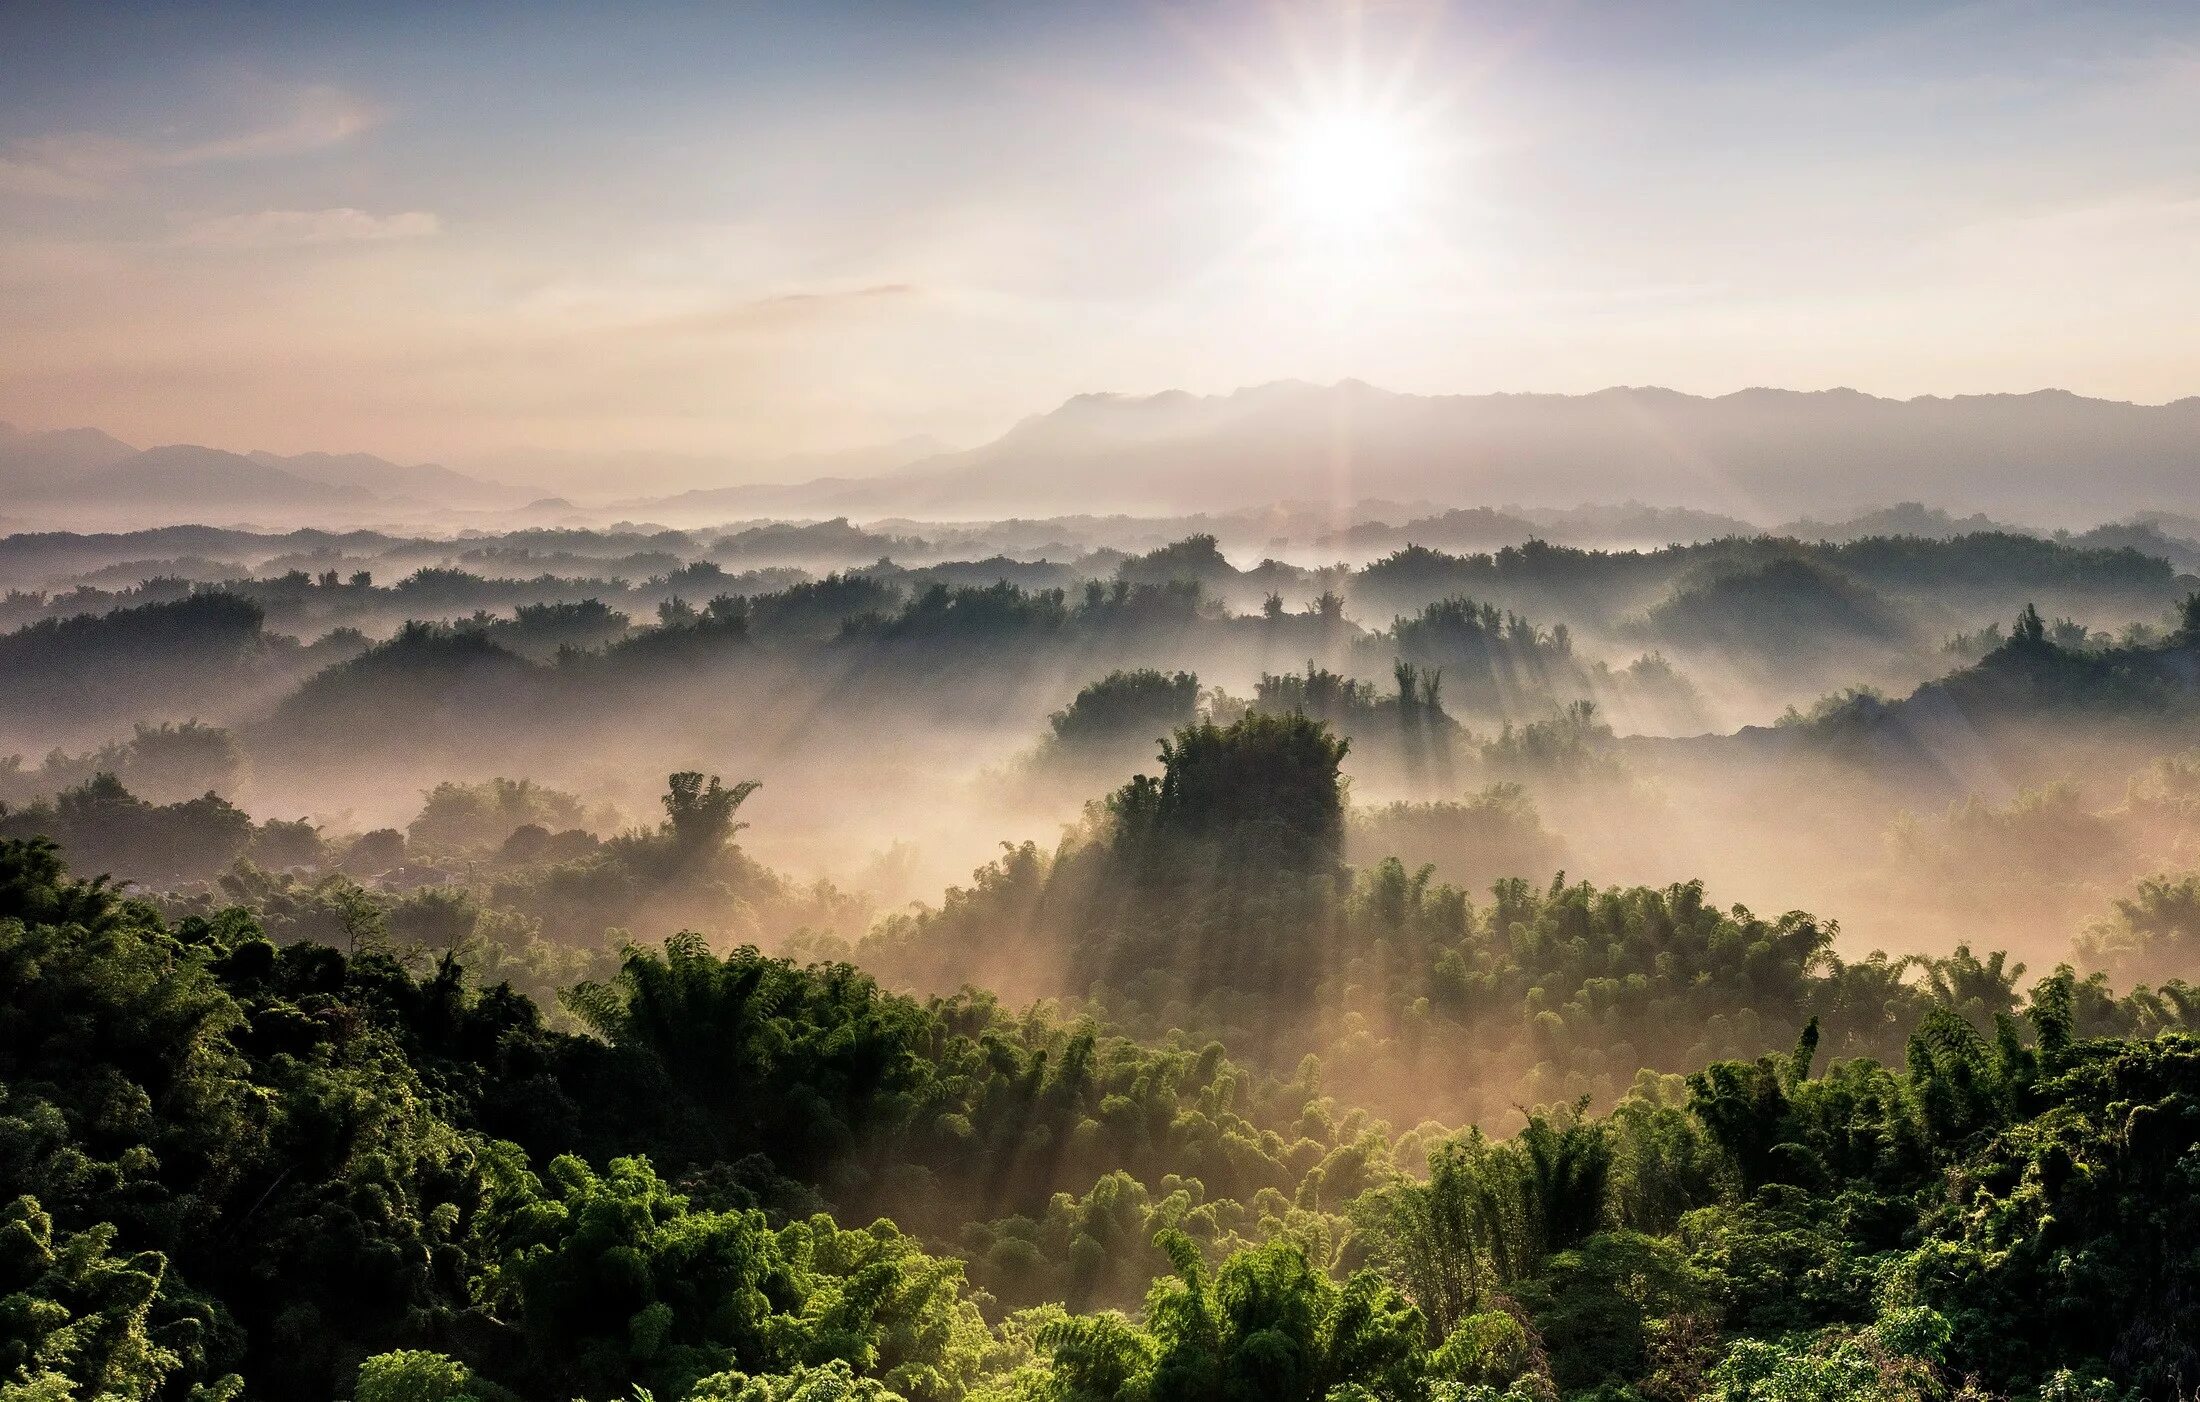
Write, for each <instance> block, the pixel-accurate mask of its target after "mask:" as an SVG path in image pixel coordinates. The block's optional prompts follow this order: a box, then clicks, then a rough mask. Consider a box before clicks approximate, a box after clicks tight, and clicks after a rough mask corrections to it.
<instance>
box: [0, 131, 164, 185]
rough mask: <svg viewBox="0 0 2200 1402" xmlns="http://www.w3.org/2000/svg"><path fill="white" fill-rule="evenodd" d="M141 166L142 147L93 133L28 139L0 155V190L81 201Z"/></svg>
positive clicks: (145, 160) (143, 160)
mask: <svg viewBox="0 0 2200 1402" xmlns="http://www.w3.org/2000/svg"><path fill="white" fill-rule="evenodd" d="M147 163H148V155H147V152H146V149H145V148H144V147H142V146H139V145H138V144H136V143H135V142H130V141H122V140H119V139H117V138H114V137H109V136H100V135H98V134H96V133H93V132H55V133H53V134H51V135H47V136H28V137H24V138H22V139H21V140H19V141H15V142H11V143H10V144H9V146H8V149H7V154H5V155H0V190H5V191H7V192H8V193H10V194H17V195H41V196H52V197H56V198H62V199H85V198H89V197H91V196H93V195H97V194H99V193H101V192H102V191H104V190H105V189H106V188H107V187H108V186H109V185H110V184H112V183H113V182H115V181H116V180H119V179H121V178H122V177H124V176H126V175H129V174H131V173H133V172H135V171H138V170H141V169H143V168H144V167H145V166H146V164H147Z"/></svg>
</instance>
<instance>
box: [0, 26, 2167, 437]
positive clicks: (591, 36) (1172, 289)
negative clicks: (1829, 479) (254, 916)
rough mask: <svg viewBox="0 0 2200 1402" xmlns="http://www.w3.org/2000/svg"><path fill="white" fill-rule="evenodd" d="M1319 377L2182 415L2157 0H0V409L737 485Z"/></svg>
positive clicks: (114, 425)
mask: <svg viewBox="0 0 2200 1402" xmlns="http://www.w3.org/2000/svg"><path fill="white" fill-rule="evenodd" d="M454 9H456V10H462V11H463V13H462V14H457V15H454V14H453V13H451V11H452V10H454ZM370 10H371V11H372V12H373V13H371V14H369V13H365V12H366V11H370ZM1347 376H1357V377H1359V378H1362V379H1367V380H1371V381H1374V382H1376V383H1379V384H1382V385H1385V386H1388V387H1391V388H1395V389H1403V390H1419V391H1449V390H1459V391H1482V390H1522V389H1533V390H1562V391H1579V390H1589V389H1594V388H1599V387H1602V386H1605V385H1609V384H1615V383H1624V384H1645V383H1656V384H1664V385H1670V386H1673V387H1676V388H1680V389H1685V390H1692V391H1698V392H1724V391H1727V390H1730V389H1734V388H1737V387H1740V386H1744V385H1752V384H1772V385H1784V386H1790V387H1795V388H1819V387H1824V386H1829V385H1836V384H1845V385H1853V386H1855V387H1858V388H1861V389H1866V390H1870V391H1873V392H1877V393H1884V394H1897V395H1909V394H1918V393H1955V392H1970V391H1986V390H2025V389H2032V388H2037V387H2041V386H2046V385H2055V386H2061V387H2066V388H2070V389H2074V390H2078V391H2080V392H2084V393H2091V394H2100V395H2106V396H2111V397H2116V398H2129V399H2138V400H2146V401H2160V400H2165V399H2170V398H2176V397H2179V396H2183V395H2188V394H2193V393H2200V5H2196V4H2189V3H2180V4H2155V5H2136V4H2114V5H2098V6H2094V5H2047V4H2021V5H2017V4H1969V5H1950V6H1935V5H1925V4H1918V3H1902V4H1887V5H1876V4H1839V5H1802V4H1765V3H1735V4H1712V3H1655V4H1653V3H1639V4H1625V5H1619V4H1609V5H1607V4H1576V5H1563V4H1532V5H1531V4H1518V5H1467V4H1452V5H1428V4H1421V3H1386V4H1368V5H1365V6H1361V7H1358V8H1357V9H1356V10H1354V11H1350V12H1348V11H1347V10H1345V9H1343V8H1340V7H1339V6H1336V5H1334V4H1331V5H1307V6H1300V5H1291V6H1277V5H1264V4H1227V5H1203V4H1188V5H1158V4H1157V5H1136V4H1080V5H1059V4H1044V3H1028V2H1027V3H1016V4H1009V3H1001V4H973V5H954V4H948V3H944V0H929V3H909V4H898V5H897V4H884V5H863V6H858V5H840V4H830V3H818V4H796V3H788V4H782V5H772V6H763V5H739V4H701V3H697V4H687V5H678V6H662V7H655V8H651V7H644V6H627V7H622V8H621V9H620V10H619V11H618V12H617V13H612V12H611V11H610V7H602V8H597V7H585V8H584V7H578V6H566V5H557V4H547V3H530V4H525V5H512V6H509V7H505V6H497V5H467V6H458V7H450V6H445V5H442V4H436V5H422V6H418V7H408V6H401V5H394V4H384V5H376V6H347V5H327V6H313V7H295V12H294V7H292V6H289V5H267V6H243V5H221V4H191V5H170V4H159V5H144V6H133V5H127V4H109V5H101V6H98V7H96V8H95V7H85V8H75V7H62V6H44V5H39V4H35V3H31V4H25V3H20V0H18V3H14V4H9V5H5V6H0V418H5V419H8V420H11V421H13V422H16V423H19V424H24V425H29V426H33V427H56V426H63V425H71V424H79V423H94V424H98V425H101V426H103V427H106V428H108V429H110V430H112V431H114V432H117V433H119V434H121V435H123V436H124V437H128V438H132V439H134V440H137V441H140V442H158V441H175V440H186V441H198V442H208V443H213V444H216V445H219V446H224V447H232V448H250V447H266V448H273V449H277V450H284V451H291V450H301V449H307V448H329V449H339V450H347V449H362V450H369V451H377V452H382V453H386V454H391V455H396V456H402V457H407V458H414V459H419V458H439V459H443V460H446V461H456V462H466V461H470V460H477V459H480V458H482V457H484V456H486V455H492V454H495V453H497V452H498V451H500V450H509V449H513V448H518V447H523V446H529V445H534V446H542V447H551V448H560V449H568V450H580V451H596V450H602V449H606V448H612V447H618V448H626V449H642V450H656V451H664V452H686V453H707V454H712V455H726V456H730V457H744V458H753V457H764V456H770V455H774V454H779V453H786V452H795V451H815V450H829V449H834V448H840V447H845V446H849V445H855V444H862V443H869V442H876V441H880V440H885V439H892V438H898V437H901V436H904V435H911V434H919V433H929V434H934V435H938V436H941V437H944V438H947V439H949V440H952V441H959V442H974V441H977V440H979V439H981V438H984V437H987V436H990V435H992V434H993V433H996V432H998V431H999V430H1000V429H1002V428H1003V427H1005V426H1006V425H1007V424H1008V423H1010V422H1011V421H1013V420H1014V419H1015V418H1017V417H1019V416H1021V415H1023V414H1025V413H1029V412H1033V411H1037V410H1042V409H1045V408H1048V407H1051V406H1052V405H1053V404H1055V403H1056V402H1058V401H1059V400H1061V399H1062V398H1064V397H1065V396H1067V395H1070V394H1073V393H1077V392H1080V391H1086V390H1094V389H1116V390H1125V391H1149V390H1157V389H1162V388H1171V387H1182V388H1188V389H1193V390H1199V391H1220V390H1227V389H1230V388H1233V387H1235V386H1238V385H1241V384H1246V383H1252V382H1258V381H1263V380H1269V379H1276V378H1282V377H1299V378H1305V379H1312V380H1322V381H1327V380H1333V379H1337V378H1341V377H1347Z"/></svg>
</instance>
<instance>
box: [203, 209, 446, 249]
mask: <svg viewBox="0 0 2200 1402" xmlns="http://www.w3.org/2000/svg"><path fill="white" fill-rule="evenodd" d="M442 227H443V225H442V221H441V220H439V219H438V218H436V216H435V215H433V214H431V213H429V212H428V211H426V210H420V209H415V210H407V211H405V212H404V213H401V214H369V213H367V211H365V210H363V209H351V208H348V207H346V208H340V209H263V210H260V211H258V212H256V213H252V214H229V215H224V216H222V217H220V218H218V219H206V220H201V221H200V222H198V223H196V224H193V225H191V226H190V227H188V228H186V229H185V230H184V231H183V236H182V241H183V242H184V243H187V244H190V245H192V246H194V247H198V248H303V247H307V246H310V245H314V244H325V243H384V242H388V241H389V240H392V239H417V238H427V237H429V236H430V235H432V234H435V233H438V232H440V231H441V229H442Z"/></svg>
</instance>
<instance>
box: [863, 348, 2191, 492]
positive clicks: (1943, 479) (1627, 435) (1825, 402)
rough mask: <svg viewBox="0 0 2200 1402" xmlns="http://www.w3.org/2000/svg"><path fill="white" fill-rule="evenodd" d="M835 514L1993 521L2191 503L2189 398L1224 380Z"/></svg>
mask: <svg viewBox="0 0 2200 1402" xmlns="http://www.w3.org/2000/svg"><path fill="white" fill-rule="evenodd" d="M834 491H835V495H836V501H835V503H834V504H835V505H837V506H838V507H839V508H840V509H847V508H849V507H851V506H861V507H862V508H863V509H866V510H888V509H890V510H895V511H900V512H904V513H907V514H921V513H924V512H928V511H947V510H953V511H957V512H961V513H964V514H983V513H1012V514H1044V513H1045V512H1047V511H1049V510H1060V509H1075V510H1081V511H1108V510H1146V511H1195V510H1225V509H1229V508H1232V507H1241V506H1245V505H1250V504H1253V503H1256V502H1260V501H1274V500H1279V499H1310V500H1342V499H1351V498H1357V497H1368V496H1396V497H1423V498H1428V499H1431V500H1435V501H1440V502H1447V503H1452V504H1457V505H1460V506H1471V505H1476V504H1481V503H1489V502H1498V501H1504V502H1521V503H1526V504H1529V505H1563V504H1570V503H1575V502H1581V501H1615V500H1620V499H1622V498H1633V499H1637V500H1643V501H1650V502H1656V503H1660V504H1669V505H1678V506H1686V507H1691V508H1695V509H1699V510H1708V511H1718V512H1724V513H1728V514H1731V515H1734V516H1738V517H1741V518H1744V519H1755V520H1780V519H1787V518H1792V517H1795V516H1806V515H1816V514H1839V513H1843V512H1847V511H1853V510H1855V509H1856V508H1858V507H1860V506H1864V505H1868V504H1870V503H1873V502H1876V501H1885V500H1888V499H1890V498H1894V499H1904V500H1909V499H1916V498H1918V497H1923V496H1937V497H1941V498H1944V499H1951V500H1962V501H1965V502H1970V503H1976V504H1977V505H1979V506H1982V507H1987V508H1990V509H1992V510H1994V511H1996V512H1998V513H2001V514H2004V515H2035V516H2045V517H2048V518H2050V519H2057V518H2065V517H2073V516H2078V517H2090V518H2091V519H2095V520H2097V519H2100V517H2101V516H2102V515H2105V514H2110V513H2113V512H2117V511H2127V510H2136V509H2140V508H2146V507H2159V506H2163V505H2191V504H2200V503H2196V502H2195V499H2196V498H2200V397H2195V398H2189V399H2183V400H2179V401H2177V402H2176V403H2173V404H2167V405H2136V404H2126V403H2121V402H2117V401H2111V400H2101V399H2087V398H2084V397H2081V396H2079V395H2075V394H2070V393H2067V392H2065V391H2061V390H2043V391H2039V392H2037V393H2034V394H2024V395H1971V396H1961V397H1957V398H1947V399H1944V398H1936V397H1923V398H1917V399H1908V400H1895V399H1881V398H1878V397H1876V396H1873V395H1868V394H1863V393H1860V392H1858V391H1855V390H1847V389H1836V390H1822V391H1810V392H1805V391H1792V390H1774V389H1747V390H1741V391H1737V392H1736V393H1733V394H1728V395H1722V396H1719V397H1717V398H1703V397H1699V396H1695V395H1688V394H1681V393H1679V392H1677V391H1673V390H1665V389H1654V388H1617V389H1609V390H1600V391H1598V392H1596V393H1594V394H1586V395H1549V394H1491V395H1438V396H1424V395H1410V394H1395V393H1391V392H1389V391H1386V390H1381V389H1377V388H1375V387H1374V386H1371V385H1367V384H1364V383H1361V382H1358V381H1349V380H1348V381H1345V382H1343V383H1340V384H1336V385H1331V386H1326V387H1325V386H1318V385H1309V384H1304V383H1300V382H1295V381H1285V382H1278V383H1276V384H1270V385H1262V386H1257V387H1253V388H1249V389H1244V390H1239V391H1237V392H1235V393H1232V394H1228V395H1213V396H1195V395H1190V394H1186V393H1183V392H1181V391H1172V392H1169V393H1164V394H1158V395H1152V396H1147V397H1143V398H1133V397H1126V396H1117V395H1080V396H1078V397H1077V398H1074V399H1072V400H1070V401H1069V402H1067V403H1066V404H1064V405H1063V406H1062V407H1061V408H1059V409H1057V410H1055V411H1054V412H1053V413H1050V414H1045V415H1041V416H1037V417H1034V418H1030V419H1026V420H1024V421H1023V422H1021V423H1019V424H1017V425H1016V426H1015V427H1014V428H1012V429H1010V430H1009V432H1007V433H1006V434H1004V435H1002V436H1001V437H1000V438H998V439H996V440H995V441H994V442H992V443H989V444H986V445H984V446H982V447H979V448H974V449H971V450H969V451H967V452H963V453H955V454H946V455H942V456H940V457H936V458H932V459H928V460H926V461H923V462H919V463H915V464H912V465H910V466H909V467H907V468H904V469H902V470H901V471H900V472H899V473H896V474H893V475H892V476H891V477H890V479H888V480H887V481H884V482H874V483H864V484H858V485H857V486H856V487H855V488H854V489H853V490H851V489H850V488H849V487H848V486H847V485H846V484H835V488H834Z"/></svg>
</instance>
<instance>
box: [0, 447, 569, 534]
mask: <svg viewBox="0 0 2200 1402" xmlns="http://www.w3.org/2000/svg"><path fill="white" fill-rule="evenodd" d="M525 499H526V497H525V494H523V493H520V492H518V491H517V490H515V489H514V488H511V487H507V486H504V485H502V484H501V483H496V482H487V481H483V480H481V479H479V478H475V477H470V476H468V475H466V474H464V473H460V472H454V471H452V470H451V469H450V468H447V467H441V466H437V465H435V464H421V465H406V464H402V463H394V462H390V461H387V460H386V459H383V458H378V457H374V456H372V455H370V454H366V453H341V454H339V453H300V454H296V455H293V456H283V455H281V454H276V453H265V452H252V453H232V452H228V451H226V450H224V449H220V448H206V447H200V446H198V445H196V444H188V443H174V444H167V445H164V446H161V447H154V448H143V449H140V448H138V447H135V446H133V445H132V444H129V443H125V442H123V441H122V440H121V439H119V438H116V437H114V436H113V435H111V434H108V433H105V432H102V431H101V430H99V429H96V428H67V429H54V430H49V431H45V432H30V431H26V430H23V429H19V428H16V427H14V426H12V425H9V424H0V502H5V503H6V504H7V505H8V506H9V507H10V508H12V509H13V510H14V511H20V512H24V513H27V514H33V515H34V516H35V517H36V518H39V519H43V520H48V521H52V522H54V523H60V524H70V525H98V524H108V523H122V522H130V523H142V522H144V521H146V520H150V519H160V520H170V521H175V520H194V521H226V520H233V519H245V520H253V521H261V522H277V521H285V520H292V519H299V520H303V519H306V518H307V517H310V516H313V515H314V514H316V513H319V514H323V515H326V516H344V517H352V516H359V515H362V514H364V515H372V514H374V513H375V512H376V511H378V510H379V511H384V512H395V513H399V514H407V513H414V512H418V511H420V510H422V509H444V508H465V509H490V508H497V507H511V506H517V505H519V504H520V503H521V502H523V501H524V500H525Z"/></svg>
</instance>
